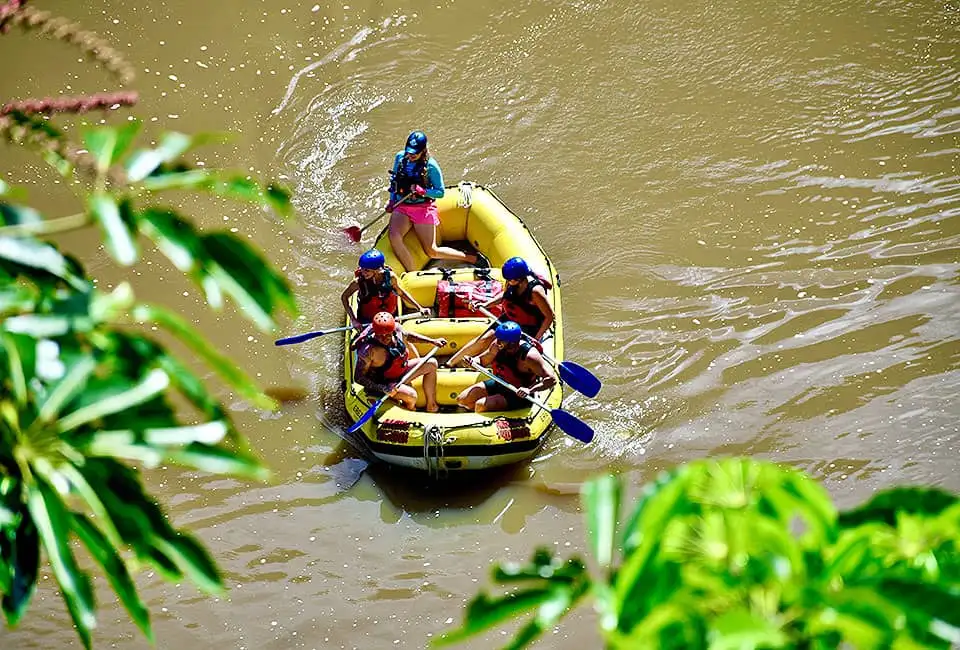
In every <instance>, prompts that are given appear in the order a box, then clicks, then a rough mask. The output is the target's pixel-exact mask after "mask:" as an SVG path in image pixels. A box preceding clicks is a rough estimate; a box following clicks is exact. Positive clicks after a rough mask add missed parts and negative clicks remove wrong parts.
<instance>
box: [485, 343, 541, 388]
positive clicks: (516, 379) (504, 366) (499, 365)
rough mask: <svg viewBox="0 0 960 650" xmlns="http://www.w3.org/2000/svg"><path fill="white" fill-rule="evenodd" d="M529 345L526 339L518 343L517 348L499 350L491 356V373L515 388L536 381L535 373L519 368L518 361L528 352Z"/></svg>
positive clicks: (526, 385)
mask: <svg viewBox="0 0 960 650" xmlns="http://www.w3.org/2000/svg"><path fill="white" fill-rule="evenodd" d="M531 347H532V346H531V345H530V344H529V343H527V342H526V341H522V342H521V343H520V349H519V350H513V351H511V350H506V349H503V350H500V351H498V352H497V356H495V357H494V358H493V363H492V364H491V366H492V367H493V374H495V375H496V376H497V377H499V378H500V379H502V380H504V381H505V382H507V383H508V384H513V385H514V386H516V387H517V388H529V387H530V386H533V385H534V384H535V383H537V375H536V374H535V373H532V372H527V371H525V370H521V369H520V362H521V361H523V360H524V359H526V358H527V355H528V354H530V349H531Z"/></svg>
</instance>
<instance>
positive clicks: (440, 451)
mask: <svg viewBox="0 0 960 650" xmlns="http://www.w3.org/2000/svg"><path fill="white" fill-rule="evenodd" d="M444 442H446V441H445V440H444V439H443V427H441V426H439V425H437V424H431V425H430V426H428V427H427V428H426V429H425V430H424V432H423V462H424V464H425V465H426V468H427V476H428V477H430V476H435V477H436V478H440V471H441V469H442V470H443V474H444V475H446V474H447V468H446V467H445V466H444V465H443V463H441V462H440V461H441V460H442V459H443V456H444V448H443V444H444ZM432 447H436V448H437V453H436V455H435V456H433V457H431V455H430V449H431V448H432ZM434 458H435V459H436V460H434Z"/></svg>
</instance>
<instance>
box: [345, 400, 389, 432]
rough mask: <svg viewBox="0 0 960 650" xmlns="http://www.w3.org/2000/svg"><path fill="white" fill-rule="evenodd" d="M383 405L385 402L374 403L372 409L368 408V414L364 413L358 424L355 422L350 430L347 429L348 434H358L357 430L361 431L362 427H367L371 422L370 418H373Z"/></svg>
mask: <svg viewBox="0 0 960 650" xmlns="http://www.w3.org/2000/svg"><path fill="white" fill-rule="evenodd" d="M381 403H383V400H377V401H376V402H374V404H373V406H371V407H370V408H368V409H367V412H366V413H364V414H363V415H361V416H360V419H359V420H357V421H356V422H354V423H353V424H352V425H351V426H350V428H349V429H347V433H356V432H357V430H358V429H360V427H362V426H363V425H365V424H366V423H367V422H369V421H370V418H372V417H373V414H374V413H376V412H377V409H378V408H379V407H380V404H381Z"/></svg>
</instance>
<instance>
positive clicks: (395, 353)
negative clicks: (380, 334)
mask: <svg viewBox="0 0 960 650" xmlns="http://www.w3.org/2000/svg"><path fill="white" fill-rule="evenodd" d="M361 345H373V346H377V347H380V348H383V349H384V350H385V351H386V353H387V361H386V363H384V364H383V365H382V366H380V367H379V368H371V369H370V374H369V378H370V379H371V380H372V381H375V382H376V383H378V384H387V383H390V382H393V381H396V380H397V379H400V378H401V377H403V375H404V373H405V372H406V369H407V367H406V365H407V359H408V358H409V353H408V352H407V345H406V343H404V342H403V335H402V334H400V330H399V328H398V329H397V330H396V331H394V333H393V338H392V339H391V340H390V343H389V345H385V344H383V343H381V342H380V340H379V339H377V337H375V336H374V335H373V334H372V333H371V334H368V335H367V336H365V337H364V338H363V339H362V341H361Z"/></svg>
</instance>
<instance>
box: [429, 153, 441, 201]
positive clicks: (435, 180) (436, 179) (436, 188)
mask: <svg viewBox="0 0 960 650" xmlns="http://www.w3.org/2000/svg"><path fill="white" fill-rule="evenodd" d="M427 182H428V183H429V184H430V187H429V188H427V196H429V197H430V198H431V199H442V198H443V195H444V194H445V191H444V189H443V172H441V171H440V165H438V164H437V161H436V160H434V159H433V158H431V159H430V160H429V161H428V162H427Z"/></svg>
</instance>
